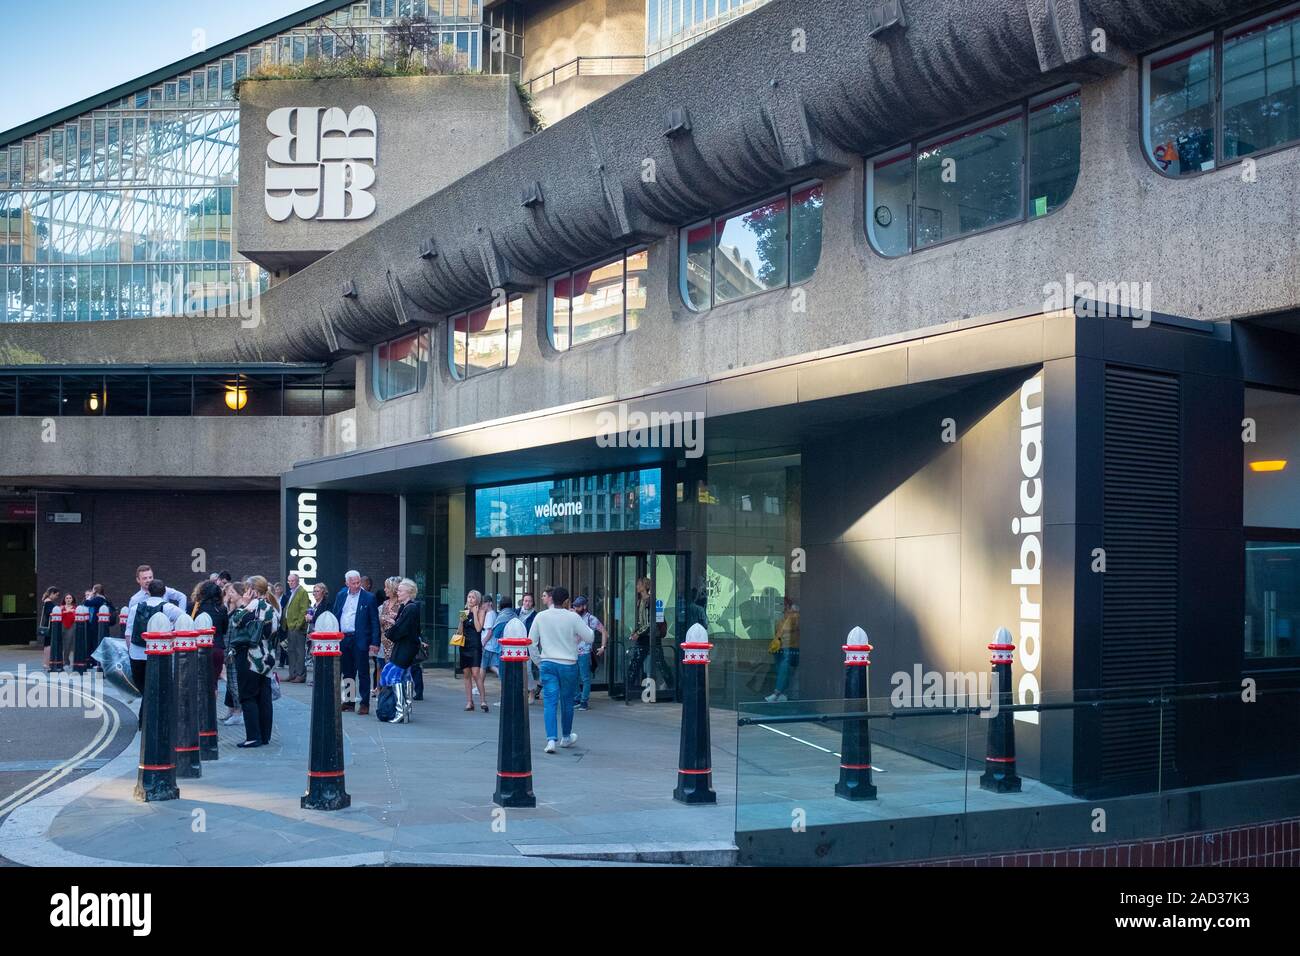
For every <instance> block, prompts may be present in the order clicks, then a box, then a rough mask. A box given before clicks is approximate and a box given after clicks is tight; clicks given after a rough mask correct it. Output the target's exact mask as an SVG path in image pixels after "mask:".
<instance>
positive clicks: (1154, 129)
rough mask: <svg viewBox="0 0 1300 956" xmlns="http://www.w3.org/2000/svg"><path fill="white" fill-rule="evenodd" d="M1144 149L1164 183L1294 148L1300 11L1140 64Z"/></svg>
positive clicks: (1298, 134)
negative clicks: (1281, 148)
mask: <svg viewBox="0 0 1300 956" xmlns="http://www.w3.org/2000/svg"><path fill="white" fill-rule="evenodd" d="M1142 86H1143V107H1144V108H1143V130H1142V135H1143V147H1144V148H1145V149H1146V151H1147V155H1148V156H1149V157H1150V159H1151V161H1152V162H1153V163H1154V164H1155V165H1156V166H1157V168H1159V169H1160V170H1161V171H1162V172H1164V173H1165V174H1166V175H1169V176H1187V175H1190V174H1193V173H1199V172H1206V171H1208V170H1212V169H1214V168H1216V167H1217V166H1219V165H1222V164H1223V163H1229V162H1233V161H1235V160H1237V159H1241V158H1242V157H1245V156H1250V155H1253V154H1255V153H1260V152H1264V151H1265V150H1269V149H1276V148H1277V147H1279V146H1286V145H1289V144H1292V143H1296V142H1300V5H1293V6H1290V7H1287V8H1286V9H1285V10H1282V11H1277V12H1274V13H1271V14H1267V15H1265V16H1263V17H1257V18H1255V19H1252V20H1248V21H1245V22H1244V23H1239V24H1237V25H1236V26H1233V27H1229V28H1227V29H1225V30H1222V31H1219V32H1217V33H1208V34H1204V35H1202V36H1199V37H1195V38H1193V39H1191V40H1185V41H1183V42H1182V43H1179V44H1177V45H1175V46H1171V47H1167V48H1166V49H1163V50H1160V51H1158V52H1156V53H1153V54H1151V55H1150V56H1148V57H1147V58H1146V59H1145V60H1144V61H1143V64H1142Z"/></svg>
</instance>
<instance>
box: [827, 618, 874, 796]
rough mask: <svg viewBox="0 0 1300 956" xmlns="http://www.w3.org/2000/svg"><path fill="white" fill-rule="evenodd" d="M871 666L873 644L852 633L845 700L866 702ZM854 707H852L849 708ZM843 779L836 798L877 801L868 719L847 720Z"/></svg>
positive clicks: (846, 653)
mask: <svg viewBox="0 0 1300 956" xmlns="http://www.w3.org/2000/svg"><path fill="white" fill-rule="evenodd" d="M870 667H871V645H870V644H868V643H867V634H866V632H865V631H864V630H862V628H860V627H855V628H854V629H853V630H851V631H849V642H848V643H847V644H845V645H844V700H845V701H846V702H848V701H855V700H860V701H862V702H863V703H864V704H865V703H866V699H867V676H868V674H870V670H869V668H870ZM848 706H852V705H848ZM840 753H841V754H842V756H841V757H840V779H839V782H838V783H836V784H835V796H837V797H843V798H844V799H845V800H874V799H876V788H875V785H874V784H872V782H871V722H870V721H869V720H867V719H866V718H865V717H859V718H856V719H854V720H846V721H844V729H843V731H842V732H841V736H840Z"/></svg>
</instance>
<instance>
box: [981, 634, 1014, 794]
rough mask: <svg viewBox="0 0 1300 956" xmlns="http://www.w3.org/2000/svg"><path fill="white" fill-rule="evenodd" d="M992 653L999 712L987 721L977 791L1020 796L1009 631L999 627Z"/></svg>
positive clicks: (994, 638)
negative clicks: (985, 745) (987, 728)
mask: <svg viewBox="0 0 1300 956" xmlns="http://www.w3.org/2000/svg"><path fill="white" fill-rule="evenodd" d="M989 650H990V651H992V652H993V654H992V657H991V658H990V660H991V662H992V664H993V689H994V691H995V692H996V693H997V695H998V711H997V713H996V714H994V715H993V716H992V717H990V718H989V746H988V753H987V754H985V756H984V772H983V773H982V774H980V789H981V790H992V791H993V792H994V793H1019V792H1020V777H1019V776H1017V775H1016V724H1015V715H1014V714H1013V713H1012V712H1011V710H1010V707H1011V657H1012V655H1013V654H1014V653H1015V650H1016V645H1015V644H1014V643H1012V640H1011V632H1010V631H1008V630H1007V629H1006V628H1005V627H1000V628H998V632H997V633H996V634H994V635H993V643H992V644H990V645H989Z"/></svg>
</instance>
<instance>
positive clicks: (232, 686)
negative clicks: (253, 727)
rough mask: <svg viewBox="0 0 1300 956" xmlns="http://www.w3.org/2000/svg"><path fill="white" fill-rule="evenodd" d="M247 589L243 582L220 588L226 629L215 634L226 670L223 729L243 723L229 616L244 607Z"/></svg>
mask: <svg viewBox="0 0 1300 956" xmlns="http://www.w3.org/2000/svg"><path fill="white" fill-rule="evenodd" d="M247 592H248V588H247V587H246V586H245V585H244V582H243V581H227V582H226V586H225V587H224V588H222V592H221V594H222V600H223V601H224V603H225V607H226V628H225V630H224V631H218V632H217V633H219V634H221V635H222V641H223V643H224V644H225V653H224V654H223V655H222V659H223V662H224V665H225V668H226V699H225V704H226V708H227V710H226V715H225V716H224V717H222V718H221V723H222V725H223V726H225V727H234V726H235V725H237V724H242V723H243V722H244V714H243V712H242V711H241V710H240V709H239V674H238V673H237V672H236V668H235V647H234V644H233V643H232V642H231V638H232V637H233V631H232V629H231V626H230V624H231V621H230V618H231V616H232V615H233V614H234V613H235V612H236V611H238V610H239V609H240V608H241V607H243V605H244V595H245V594H247Z"/></svg>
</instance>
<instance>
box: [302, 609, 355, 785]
mask: <svg viewBox="0 0 1300 956" xmlns="http://www.w3.org/2000/svg"><path fill="white" fill-rule="evenodd" d="M316 626H317V628H319V630H317V631H314V632H313V633H312V634H311V657H312V667H313V669H314V670H315V683H314V684H313V685H312V689H311V762H310V763H309V764H308V767H307V792H306V793H304V794H303V795H302V800H300V801H299V804H300V805H301V806H302V808H303V809H304V810H342V809H344V808H345V807H350V806H351V805H352V797H350V796H349V795H348V791H347V787H346V785H345V783H344V780H343V713H342V711H340V710H339V682H340V679H339V675H340V670H341V668H340V666H339V665H340V661H339V658H340V657H342V656H343V650H342V648H343V632H342V631H340V630H339V622H338V618H336V617H335V616H334V615H333V614H331V613H330V612H329V611H326V612H325V613H324V614H322V615H320V617H318V618H317V619H316Z"/></svg>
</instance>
